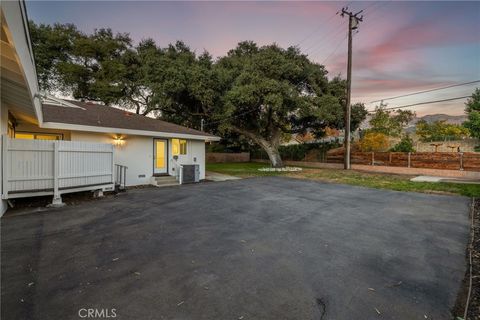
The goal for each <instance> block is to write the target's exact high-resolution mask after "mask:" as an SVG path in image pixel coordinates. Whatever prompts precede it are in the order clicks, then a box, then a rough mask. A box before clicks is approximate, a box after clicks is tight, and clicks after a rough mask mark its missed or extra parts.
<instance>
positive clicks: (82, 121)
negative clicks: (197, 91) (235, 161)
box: [43, 100, 218, 140]
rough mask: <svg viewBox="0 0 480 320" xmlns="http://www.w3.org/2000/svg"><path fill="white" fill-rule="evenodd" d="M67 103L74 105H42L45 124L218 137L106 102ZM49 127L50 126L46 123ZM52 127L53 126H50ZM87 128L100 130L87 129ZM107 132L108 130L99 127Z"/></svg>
mask: <svg viewBox="0 0 480 320" xmlns="http://www.w3.org/2000/svg"><path fill="white" fill-rule="evenodd" d="M65 101H66V102H67V103H68V104H73V105H76V106H78V107H80V108H75V107H74V106H70V107H68V106H60V105H58V104H50V103H45V104H43V121H44V124H45V123H55V124H68V125H73V126H72V129H74V130H79V129H78V126H87V127H88V128H91V129H92V127H98V128H110V129H113V130H111V131H115V132H119V133H122V130H119V129H126V130H129V131H130V133H134V132H136V131H145V134H144V135H150V134H151V133H152V132H156V133H167V134H169V136H172V134H173V135H179V137H182V136H192V138H205V139H211V140H218V137H216V136H214V135H212V134H209V133H206V132H202V131H199V130H195V129H190V128H187V127H184V126H180V125H177V124H174V123H170V122H166V121H163V120H158V119H153V118H149V117H145V116H142V115H139V114H136V113H132V112H128V111H125V110H121V109H117V108H113V107H107V106H105V105H101V104H96V103H91V102H81V101H73V100H65ZM46 127H47V126H46ZM48 127H50V126H48ZM85 131H97V130H95V129H94V128H93V130H88V129H85ZM98 131H102V132H105V130H98Z"/></svg>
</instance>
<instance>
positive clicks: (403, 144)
mask: <svg viewBox="0 0 480 320" xmlns="http://www.w3.org/2000/svg"><path fill="white" fill-rule="evenodd" d="M390 151H391V152H415V149H414V148H413V140H412V138H410V136H409V135H405V136H404V137H403V138H402V140H400V142H399V143H397V144H396V145H394V146H393V147H392V148H390Z"/></svg>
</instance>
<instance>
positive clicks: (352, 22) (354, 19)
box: [340, 7, 363, 170]
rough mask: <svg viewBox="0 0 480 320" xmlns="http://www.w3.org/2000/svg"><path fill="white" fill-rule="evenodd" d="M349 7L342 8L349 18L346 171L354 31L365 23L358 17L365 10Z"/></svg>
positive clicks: (342, 14) (345, 163) (346, 165)
mask: <svg viewBox="0 0 480 320" xmlns="http://www.w3.org/2000/svg"><path fill="white" fill-rule="evenodd" d="M347 10H348V7H345V8H342V13H341V14H340V15H341V16H342V17H344V16H345V15H347V16H348V63H347V99H346V100H347V101H346V105H345V108H346V110H345V138H344V144H345V158H344V169H346V170H349V169H350V140H351V138H350V118H351V113H352V107H351V105H350V97H351V93H352V30H356V29H357V28H358V22H360V21H363V16H361V17H359V16H358V15H359V14H360V13H362V12H363V10H361V11H359V12H357V13H355V14H354V13H352V12H351V11H350V12H349V11H347Z"/></svg>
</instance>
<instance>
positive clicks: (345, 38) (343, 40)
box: [320, 35, 348, 65]
mask: <svg viewBox="0 0 480 320" xmlns="http://www.w3.org/2000/svg"><path fill="white" fill-rule="evenodd" d="M347 38H348V35H346V36H345V37H344V38H343V39H342V41H340V42H339V43H338V44H337V46H336V47H335V49H333V51H332V52H331V53H330V54H329V55H328V56H327V57H326V58H325V60H323V61H322V62H321V63H320V64H322V65H323V64H325V62H327V60H328V59H330V57H331V56H333V55H334V54H335V52H337V50H338V48H340V46H341V45H342V44H343V43H344V42H345V40H347Z"/></svg>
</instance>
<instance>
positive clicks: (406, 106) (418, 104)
mask: <svg viewBox="0 0 480 320" xmlns="http://www.w3.org/2000/svg"><path fill="white" fill-rule="evenodd" d="M470 97H471V95H470V96H463V97H456V98H448V99H442V100H432V101H424V102H418V103H412V104H407V105H404V106H399V107H390V108H383V109H382V110H397V109H403V108H409V107H414V106H420V105H424V104H432V103H440V102H446V101H453V100H460V99H466V98H470ZM368 113H375V110H371V111H368Z"/></svg>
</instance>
